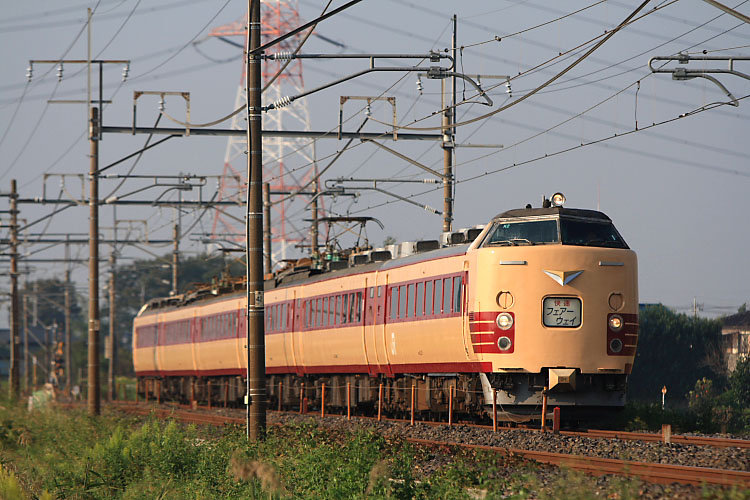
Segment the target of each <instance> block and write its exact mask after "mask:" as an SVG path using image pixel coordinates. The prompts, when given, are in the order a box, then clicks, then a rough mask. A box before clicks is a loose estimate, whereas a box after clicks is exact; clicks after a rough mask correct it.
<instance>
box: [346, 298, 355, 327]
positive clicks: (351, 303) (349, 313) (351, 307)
mask: <svg viewBox="0 0 750 500" xmlns="http://www.w3.org/2000/svg"><path fill="white" fill-rule="evenodd" d="M355 307H356V304H355V303H354V293H350V294H349V310H348V311H347V314H346V320H347V321H348V322H349V323H353V322H354V308H355Z"/></svg>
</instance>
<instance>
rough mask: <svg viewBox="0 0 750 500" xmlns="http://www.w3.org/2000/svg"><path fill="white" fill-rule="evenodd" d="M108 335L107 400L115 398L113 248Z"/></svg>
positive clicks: (110, 260)
mask: <svg viewBox="0 0 750 500" xmlns="http://www.w3.org/2000/svg"><path fill="white" fill-rule="evenodd" d="M109 266H110V272H109V337H107V352H108V353H109V365H108V366H107V397H108V399H109V401H114V400H115V399H117V388H116V387H115V372H116V368H117V338H116V336H115V332H116V329H115V323H116V321H117V314H116V313H117V302H116V298H117V297H116V294H115V286H116V274H115V272H116V271H115V270H116V269H117V259H116V256H115V250H114V248H113V249H112V253H111V254H110V255H109Z"/></svg>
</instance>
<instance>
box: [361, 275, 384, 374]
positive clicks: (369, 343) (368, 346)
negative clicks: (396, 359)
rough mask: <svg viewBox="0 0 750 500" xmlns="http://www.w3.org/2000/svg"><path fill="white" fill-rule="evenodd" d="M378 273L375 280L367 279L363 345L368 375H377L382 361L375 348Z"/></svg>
mask: <svg viewBox="0 0 750 500" xmlns="http://www.w3.org/2000/svg"><path fill="white" fill-rule="evenodd" d="M376 285H377V273H376V274H375V277H374V278H373V279H370V280H368V279H365V313H364V314H365V321H364V330H363V331H362V335H363V339H362V340H363V345H364V349H365V360H366V363H367V373H369V374H370V375H376V374H377V373H378V372H379V371H380V369H379V366H380V365H381V362H380V360H379V359H378V352H377V349H376V347H375V342H376V340H375V338H376V334H375V329H376V327H377V326H376V325H377V323H378V321H377V319H378V318H377V311H378V297H377V286H376Z"/></svg>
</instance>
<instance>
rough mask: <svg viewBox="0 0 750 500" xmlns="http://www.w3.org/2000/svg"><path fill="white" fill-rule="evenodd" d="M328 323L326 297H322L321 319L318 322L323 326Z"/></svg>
mask: <svg viewBox="0 0 750 500" xmlns="http://www.w3.org/2000/svg"><path fill="white" fill-rule="evenodd" d="M327 323H328V297H323V321H322V322H321V323H320V324H321V325H323V326H325V325H326V324H327Z"/></svg>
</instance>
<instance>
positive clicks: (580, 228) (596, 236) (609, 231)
mask: <svg viewBox="0 0 750 500" xmlns="http://www.w3.org/2000/svg"><path fill="white" fill-rule="evenodd" d="M560 234H561V235H562V243H563V245H581V246H590V247H610V248H628V246H627V245H626V244H625V241H624V240H623V239H622V236H620V233H618V232H617V229H615V226H613V225H612V224H611V223H609V222H593V221H580V220H571V219H566V218H561V219H560Z"/></svg>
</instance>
